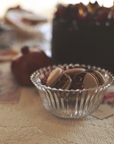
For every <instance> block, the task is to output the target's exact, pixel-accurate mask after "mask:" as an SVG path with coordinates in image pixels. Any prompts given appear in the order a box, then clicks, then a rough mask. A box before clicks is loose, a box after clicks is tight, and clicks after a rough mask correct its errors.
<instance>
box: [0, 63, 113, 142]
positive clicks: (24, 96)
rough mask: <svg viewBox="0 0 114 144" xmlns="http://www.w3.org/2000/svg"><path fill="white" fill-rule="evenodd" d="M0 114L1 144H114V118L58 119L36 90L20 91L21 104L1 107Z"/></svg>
mask: <svg viewBox="0 0 114 144" xmlns="http://www.w3.org/2000/svg"><path fill="white" fill-rule="evenodd" d="M0 66H1V67H2V68H3V66H4V65H3V64H1V65H0ZM1 67H0V68H1ZM7 68H8V67H7ZM7 68H6V69H7ZM6 69H5V68H4V70H6ZM0 114H1V116H0V144H114V115H113V116H110V117H108V118H105V119H103V120H100V119H97V118H95V117H93V116H87V117H86V118H84V119H79V120H77V119H73V120H71V119H62V118H58V117H56V116H54V115H52V114H51V113H50V112H48V111H47V110H46V109H45V107H44V106H43V104H42V101H41V98H40V96H39V95H38V92H37V89H36V88H35V87H21V95H20V99H19V101H18V102H17V103H15V104H10V103H9V104H0Z"/></svg>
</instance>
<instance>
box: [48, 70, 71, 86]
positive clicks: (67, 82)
mask: <svg viewBox="0 0 114 144" xmlns="http://www.w3.org/2000/svg"><path fill="white" fill-rule="evenodd" d="M71 82H72V79H71V78H70V76H69V75H67V74H64V73H63V70H62V69H61V68H56V69H54V70H53V71H52V72H51V73H50V74H49V77H48V79H47V82H46V85H47V86H49V87H52V88H57V89H59V88H61V89H69V88H70V86H71Z"/></svg>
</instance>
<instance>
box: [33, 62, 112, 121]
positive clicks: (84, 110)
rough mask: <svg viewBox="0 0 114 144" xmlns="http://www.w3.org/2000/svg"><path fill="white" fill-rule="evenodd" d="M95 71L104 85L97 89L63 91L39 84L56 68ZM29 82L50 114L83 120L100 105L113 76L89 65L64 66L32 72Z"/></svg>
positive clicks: (54, 66)
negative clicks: (103, 79)
mask: <svg viewBox="0 0 114 144" xmlns="http://www.w3.org/2000/svg"><path fill="white" fill-rule="evenodd" d="M79 66H80V67H83V68H86V69H95V70H98V71H99V72H101V73H102V74H103V76H104V78H105V83H104V84H103V85H101V86H99V87H95V88H89V89H83V90H79V89H77V90H73V89H72V90H63V89H56V88H51V87H47V86H46V85H42V84H41V79H42V78H43V77H44V76H45V75H47V73H48V72H49V71H51V70H53V69H55V68H56V67H61V68H62V69H64V70H65V69H72V68H76V67H79ZM30 79H31V81H32V82H33V84H34V85H35V86H36V88H37V89H38V92H39V95H40V97H41V99H42V102H43V105H44V107H45V108H46V109H47V110H48V111H49V112H51V113H52V114H54V115H56V116H58V117H62V118H77V119H78V118H83V117H85V116H87V115H90V114H91V113H93V112H94V111H95V110H96V109H97V108H98V107H99V106H100V104H101V102H102V100H103V97H104V95H105V93H106V91H107V89H108V87H109V86H110V85H111V83H112V81H113V75H112V74H111V73H110V72H108V71H107V70H105V69H101V68H100V67H95V66H90V65H87V66H86V65H79V64H69V65H68V64H64V65H58V66H56V65H53V66H49V67H45V68H41V69H39V70H37V71H36V72H34V73H33V74H32V75H31V77H30Z"/></svg>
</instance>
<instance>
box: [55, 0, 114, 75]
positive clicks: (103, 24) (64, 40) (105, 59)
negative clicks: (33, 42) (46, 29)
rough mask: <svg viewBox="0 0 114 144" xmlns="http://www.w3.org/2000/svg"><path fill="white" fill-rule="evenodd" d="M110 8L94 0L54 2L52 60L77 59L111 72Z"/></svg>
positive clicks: (113, 30) (113, 33)
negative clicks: (89, 1) (56, 4)
mask: <svg viewBox="0 0 114 144" xmlns="http://www.w3.org/2000/svg"><path fill="white" fill-rule="evenodd" d="M113 57H114V10H113V7H111V8H106V7H100V6H99V5H98V3H97V2H95V3H93V4H92V3H89V4H88V5H87V6H85V5H84V4H83V3H79V4H75V5H72V4H69V5H68V6H63V5H58V8H57V11H56V12H55V14H54V18H53V28H52V60H53V64H64V63H68V64H69V63H73V64H75V63H80V64H86V65H88V64H90V65H95V66H97V67H101V68H105V69H107V70H109V71H111V72H112V73H114V66H113V62H114V60H113Z"/></svg>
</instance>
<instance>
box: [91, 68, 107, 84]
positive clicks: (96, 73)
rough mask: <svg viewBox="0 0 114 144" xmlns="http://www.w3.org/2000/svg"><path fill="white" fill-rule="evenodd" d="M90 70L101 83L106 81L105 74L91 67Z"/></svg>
mask: <svg viewBox="0 0 114 144" xmlns="http://www.w3.org/2000/svg"><path fill="white" fill-rule="evenodd" d="M88 72H89V73H91V74H92V75H93V76H95V78H96V80H97V81H98V83H99V85H102V84H104V82H105V79H104V76H103V75H102V74H101V73H100V72H99V71H97V70H93V69H90V70H88Z"/></svg>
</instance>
